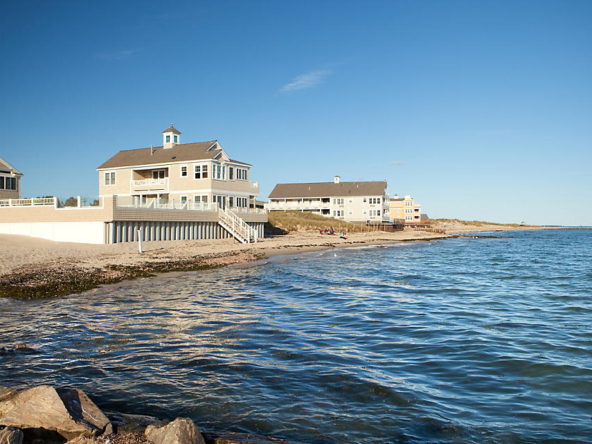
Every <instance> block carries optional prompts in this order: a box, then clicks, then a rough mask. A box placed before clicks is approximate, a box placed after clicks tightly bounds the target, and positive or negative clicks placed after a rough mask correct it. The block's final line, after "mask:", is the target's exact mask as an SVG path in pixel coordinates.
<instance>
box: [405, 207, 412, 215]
mask: <svg viewBox="0 0 592 444" xmlns="http://www.w3.org/2000/svg"><path fill="white" fill-rule="evenodd" d="M411 213H413V209H412V208H405V214H411Z"/></svg>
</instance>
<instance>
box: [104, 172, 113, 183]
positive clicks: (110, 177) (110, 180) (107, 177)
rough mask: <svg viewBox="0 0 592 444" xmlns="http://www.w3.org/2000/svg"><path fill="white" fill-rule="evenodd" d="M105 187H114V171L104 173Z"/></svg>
mask: <svg viewBox="0 0 592 444" xmlns="http://www.w3.org/2000/svg"><path fill="white" fill-rule="evenodd" d="M105 185H115V171H108V172H106V173H105Z"/></svg>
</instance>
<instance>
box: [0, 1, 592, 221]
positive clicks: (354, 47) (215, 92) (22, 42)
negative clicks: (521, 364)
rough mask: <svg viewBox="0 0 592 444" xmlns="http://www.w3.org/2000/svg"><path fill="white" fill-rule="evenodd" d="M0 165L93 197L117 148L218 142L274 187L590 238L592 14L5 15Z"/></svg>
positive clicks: (230, 11)
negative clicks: (343, 184) (561, 229)
mask: <svg viewBox="0 0 592 444" xmlns="http://www.w3.org/2000/svg"><path fill="white" fill-rule="evenodd" d="M0 57H1V60H2V63H0V80H1V81H0V92H1V95H0V97H1V99H0V134H2V141H1V142H0V157H3V158H5V159H6V160H7V161H9V162H10V163H12V164H13V165H14V166H15V167H17V168H18V169H20V170H21V171H22V172H23V173H24V174H25V178H24V180H23V186H22V194H23V195H24V196H38V195H58V196H64V197H67V196H69V195H84V196H94V195H97V194H98V178H97V174H96V172H95V169H96V167H97V166H99V165H100V164H101V163H103V162H104V161H105V160H106V159H108V158H109V157H111V156H112V155H113V154H115V153H116V152H118V151H119V150H124V149H134V148H143V147H147V146H150V145H151V144H152V145H155V146H157V145H161V144H162V136H161V133H162V131H163V130H164V129H165V128H167V127H168V125H169V124H170V123H171V122H173V123H174V124H175V127H177V128H178V129H179V130H180V131H181V132H182V133H183V134H182V142H197V141H205V140H214V139H216V140H218V141H219V142H220V143H221V145H222V146H223V147H224V148H225V150H226V151H227V152H228V153H229V154H230V156H231V157H233V158H235V159H237V160H242V161H245V162H249V163H252V164H253V165H254V168H253V170H252V179H253V180H256V181H259V182H260V184H261V196H260V197H261V198H263V199H266V198H267V196H268V195H269V193H270V192H271V190H272V189H273V187H274V186H275V184H276V183H286V182H323V181H331V180H332V178H333V176H334V175H336V174H337V175H340V176H341V177H342V180H344V181H354V180H384V179H386V180H387V181H388V185H389V192H390V194H391V195H393V194H399V195H403V194H411V195H412V196H413V197H414V198H416V200H417V201H418V202H420V203H421V204H422V206H423V210H424V212H426V213H427V214H428V215H429V216H430V217H439V218H441V217H446V218H461V219H467V220H489V221H495V222H521V221H526V222H528V223H540V224H573V225H580V224H587V225H590V224H592V197H591V191H592V2H590V1H587V0H584V1H552V2H549V1H538V0H537V1H491V2H475V1H396V0H391V1H384V2H381V1H373V2H353V1H351V2H348V1H345V2H344V1H327V2H323V1H321V2H319V1H297V2H296V1H294V2H288V1H278V0H274V1H223V0H217V1H187V2H164V1H160V2H150V1H141V2H133V1H126V2H110V1H101V2H91V1H58V2H46V1H38V2H36V1H23V2H8V1H3V2H2V15H1V16H0Z"/></svg>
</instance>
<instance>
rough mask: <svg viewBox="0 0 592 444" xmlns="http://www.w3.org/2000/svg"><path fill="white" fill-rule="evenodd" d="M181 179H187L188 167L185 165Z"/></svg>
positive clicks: (182, 168)
mask: <svg viewBox="0 0 592 444" xmlns="http://www.w3.org/2000/svg"><path fill="white" fill-rule="evenodd" d="M181 177H187V166H186V165H183V166H182V167H181Z"/></svg>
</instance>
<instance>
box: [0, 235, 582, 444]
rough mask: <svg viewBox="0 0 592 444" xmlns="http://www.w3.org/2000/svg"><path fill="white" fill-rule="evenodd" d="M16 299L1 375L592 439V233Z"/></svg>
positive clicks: (269, 266) (234, 406)
mask: <svg viewBox="0 0 592 444" xmlns="http://www.w3.org/2000/svg"><path fill="white" fill-rule="evenodd" d="M503 236H508V237H507V238H504V237H497V238H479V239H471V238H458V239H450V240H445V241H436V242H418V243H404V244H397V245H392V246H386V247H378V248H363V249H349V250H333V251H326V252H321V253H312V254H304V255H299V256H284V257H277V258H273V259H272V260H268V261H266V262H263V263H259V264H257V265H255V266H248V267H231V268H224V269H218V270H211V271H206V272H196V273H174V274H167V275H162V276H159V277H156V278H149V279H143V280H138V281H132V282H126V283H122V284H119V285H115V286H108V287H104V288H100V289H96V290H93V291H89V292H87V293H84V294H81V295H74V296H71V297H67V298H62V299H57V300H38V301H13V300H6V299H5V300H0V346H4V347H13V346H14V345H15V344H17V343H26V344H27V345H28V347H29V348H28V349H26V350H17V351H16V352H13V353H6V354H3V355H0V385H8V386H14V387H24V386H32V385H37V384H42V383H47V384H54V385H71V386H76V387H79V388H81V389H83V390H84V391H86V393H88V394H89V395H90V396H91V398H93V399H94V400H95V401H96V402H97V404H99V405H100V406H101V407H103V408H108V409H115V410H120V411H125V412H128V413H142V414H151V415H155V416H159V417H163V418H174V417H177V416H189V417H191V418H193V419H194V420H195V421H196V423H197V424H198V425H199V426H200V427H202V428H205V429H214V430H231V431H239V432H252V433H260V434H263V435H269V436H272V437H276V438H287V439H291V440H294V441H298V442H303V443H416V442H417V443H419V442H438V443H523V442H526V443H545V442H548V443H559V442H566V443H567V442H570V443H580V442H590V441H592V326H591V320H592V230H566V231H563V230H561V231H531V232H516V233H509V234H504V235H503Z"/></svg>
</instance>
